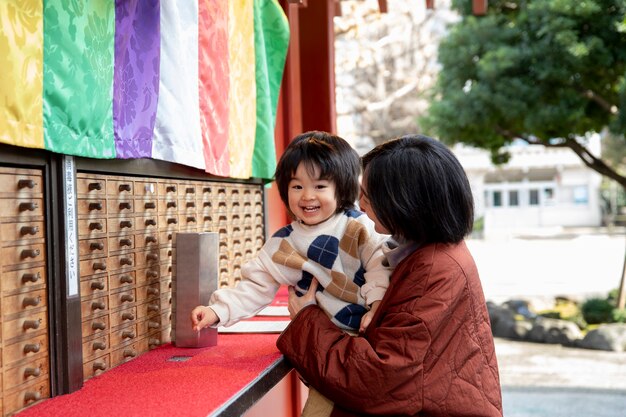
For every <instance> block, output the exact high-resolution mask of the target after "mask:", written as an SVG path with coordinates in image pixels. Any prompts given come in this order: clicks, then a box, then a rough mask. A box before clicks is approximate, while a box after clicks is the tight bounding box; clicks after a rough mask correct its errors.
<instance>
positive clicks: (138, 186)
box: [135, 181, 158, 196]
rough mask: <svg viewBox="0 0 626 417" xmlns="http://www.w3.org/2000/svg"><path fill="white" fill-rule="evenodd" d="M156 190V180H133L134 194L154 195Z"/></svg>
mask: <svg viewBox="0 0 626 417" xmlns="http://www.w3.org/2000/svg"><path fill="white" fill-rule="evenodd" d="M157 191H158V187H157V182H156V181H135V195H139V196H156V195H157Z"/></svg>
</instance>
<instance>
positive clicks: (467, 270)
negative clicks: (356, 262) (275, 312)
mask: <svg viewBox="0 0 626 417" xmlns="http://www.w3.org/2000/svg"><path fill="white" fill-rule="evenodd" d="M362 164H363V169H364V171H363V180H362V184H361V196H360V205H361V208H362V209H363V210H364V211H365V212H366V213H367V214H368V215H369V217H370V218H371V219H372V220H373V221H374V223H375V225H376V231H377V232H379V233H389V234H391V235H392V236H393V239H392V240H391V241H390V242H389V243H388V244H387V246H386V247H385V248H384V250H385V254H386V257H387V260H388V262H389V265H390V266H391V267H394V268H395V270H394V272H393V274H392V276H391V280H390V284H389V288H388V289H387V292H386V293H385V296H384V297H383V299H382V301H381V303H380V306H379V308H378V310H377V312H376V314H375V315H374V316H373V318H372V322H371V324H370V325H369V327H368V328H367V330H366V331H365V333H364V334H362V335H360V336H357V337H354V336H350V335H347V334H346V333H344V332H343V331H341V330H340V329H338V328H337V327H336V326H335V325H333V324H332V323H331V322H330V320H329V319H328V317H327V316H326V315H325V314H324V313H323V312H322V310H321V309H320V308H319V307H317V305H316V300H315V287H316V285H315V284H313V285H312V286H311V288H310V289H309V292H308V293H307V294H305V295H304V296H302V297H296V296H295V295H294V293H293V291H291V295H290V300H289V303H290V306H289V308H290V313H291V315H292V322H291V324H290V325H289V326H288V327H287V329H285V331H284V332H283V334H282V335H281V336H280V338H279V339H278V341H277V346H278V348H279V349H280V350H281V352H283V354H284V355H285V356H286V357H287V358H288V359H289V361H290V362H291V363H292V364H293V366H294V367H295V368H296V369H297V370H298V372H299V373H300V374H301V375H302V377H303V378H304V379H305V380H306V381H307V382H308V383H309V384H310V385H311V386H312V387H314V388H315V389H317V390H318V391H319V392H321V393H322V394H323V395H324V396H325V397H327V398H328V399H329V400H331V401H332V402H333V403H334V406H333V409H332V412H331V416H357V415H363V414H374V415H383V414H384V415H408V416H417V415H419V416H490V417H491V416H502V398H501V391H500V381H499V375H498V365H497V361H496V356H495V349H494V343H493V337H492V334H491V327H490V322H489V315H488V313H487V307H486V303H485V299H484V294H483V291H482V287H481V284H480V279H479V276H478V271H477V269H476V265H475V263H474V260H473V258H472V256H471V254H470V252H469V250H468V249H467V246H466V245H465V242H464V238H465V236H467V235H468V234H469V233H470V232H471V230H472V224H473V213H474V212H473V199H472V193H471V189H470V185H469V182H468V180H467V176H466V175H465V172H464V170H463V168H462V167H461V165H460V164H459V162H458V160H457V159H456V157H455V156H454V154H452V152H451V151H450V150H449V149H448V148H447V147H446V146H444V145H443V144H441V143H440V142H438V141H436V140H434V139H432V138H428V137H425V136H405V137H401V138H398V139H395V140H392V141H389V142H386V143H384V144H382V145H379V146H377V147H376V148H374V149H373V150H371V151H370V152H369V153H367V154H366V155H365V156H364V157H363V159H362Z"/></svg>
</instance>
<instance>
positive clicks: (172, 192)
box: [157, 181, 179, 198]
mask: <svg viewBox="0 0 626 417" xmlns="http://www.w3.org/2000/svg"><path fill="white" fill-rule="evenodd" d="M178 188H179V187H178V184H177V183H176V182H175V181H159V182H158V184H157V194H158V196H159V198H176V197H177V196H178Z"/></svg>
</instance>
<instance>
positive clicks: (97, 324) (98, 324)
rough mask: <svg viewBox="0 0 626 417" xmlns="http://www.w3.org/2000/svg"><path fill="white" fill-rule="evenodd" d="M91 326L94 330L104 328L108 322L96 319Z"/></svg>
mask: <svg viewBox="0 0 626 417" xmlns="http://www.w3.org/2000/svg"><path fill="white" fill-rule="evenodd" d="M91 328H92V329H93V330H104V329H106V324H104V323H103V322H101V321H94V322H93V323H91Z"/></svg>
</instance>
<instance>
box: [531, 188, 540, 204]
mask: <svg viewBox="0 0 626 417" xmlns="http://www.w3.org/2000/svg"><path fill="white" fill-rule="evenodd" d="M529 204H530V205H531V206H538V205H539V190H537V189H534V190H530V199H529Z"/></svg>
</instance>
